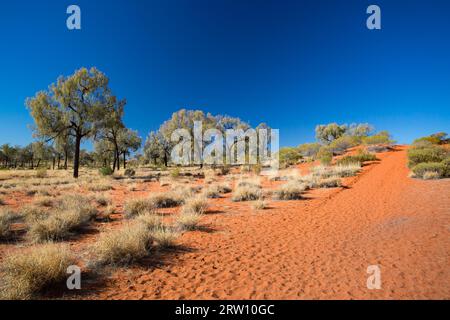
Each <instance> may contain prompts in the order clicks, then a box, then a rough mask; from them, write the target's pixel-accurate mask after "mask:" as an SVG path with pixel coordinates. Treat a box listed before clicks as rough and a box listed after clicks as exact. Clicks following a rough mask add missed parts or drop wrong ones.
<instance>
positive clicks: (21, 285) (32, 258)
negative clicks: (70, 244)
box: [1, 243, 75, 299]
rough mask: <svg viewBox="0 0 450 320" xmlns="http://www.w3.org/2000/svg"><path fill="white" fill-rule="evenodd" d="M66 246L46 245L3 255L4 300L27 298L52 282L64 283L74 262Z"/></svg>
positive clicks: (2, 292) (2, 296)
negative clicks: (68, 269)
mask: <svg viewBox="0 0 450 320" xmlns="http://www.w3.org/2000/svg"><path fill="white" fill-rule="evenodd" d="M74 264H75V261H74V259H73V258H72V257H71V254H70V253H69V250H68V248H67V247H66V246H63V245H57V244H52V243H49V244H46V245H43V246H39V247H37V248H33V249H32V250H26V251H23V252H18V253H14V254H11V255H9V256H6V257H5V259H4V260H3V263H2V265H1V270H2V274H3V276H2V279H1V282H2V286H1V298H3V299H30V298H33V296H35V295H36V294H37V293H39V292H40V291H41V290H43V289H45V288H47V287H49V286H50V285H53V284H58V283H63V282H64V280H65V279H66V277H67V273H66V272H67V268H68V267H69V266H70V265H74Z"/></svg>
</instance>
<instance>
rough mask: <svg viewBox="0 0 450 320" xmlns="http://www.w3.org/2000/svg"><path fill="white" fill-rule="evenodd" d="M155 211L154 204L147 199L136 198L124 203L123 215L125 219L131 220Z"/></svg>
mask: <svg viewBox="0 0 450 320" xmlns="http://www.w3.org/2000/svg"><path fill="white" fill-rule="evenodd" d="M154 209H155V206H154V203H153V202H152V201H150V200H149V199H144V198H136V199H131V200H128V201H127V202H125V205H124V213H125V217H126V218H133V217H135V216H140V215H142V214H144V213H149V212H152V211H153V210H154Z"/></svg>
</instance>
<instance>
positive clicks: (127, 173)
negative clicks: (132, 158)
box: [123, 168, 136, 177]
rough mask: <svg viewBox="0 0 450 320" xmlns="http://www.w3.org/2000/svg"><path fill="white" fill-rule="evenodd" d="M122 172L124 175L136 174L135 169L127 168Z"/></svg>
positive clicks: (131, 175) (132, 175)
mask: <svg viewBox="0 0 450 320" xmlns="http://www.w3.org/2000/svg"><path fill="white" fill-rule="evenodd" d="M123 174H124V175H125V176H126V177H134V176H135V175H136V171H135V170H134V169H131V168H128V169H125V172H124V173H123Z"/></svg>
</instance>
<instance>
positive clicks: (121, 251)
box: [92, 223, 153, 265]
mask: <svg viewBox="0 0 450 320" xmlns="http://www.w3.org/2000/svg"><path fill="white" fill-rule="evenodd" d="M152 241H153V239H152V236H151V234H150V232H149V231H148V229H147V227H146V226H145V225H143V224H141V223H133V224H131V223H130V224H126V225H125V226H124V227H123V228H122V229H119V230H114V231H110V232H107V233H103V234H101V235H100V237H99V239H98V241H97V242H96V243H95V244H94V246H93V248H92V251H93V254H94V256H95V257H96V263H97V264H100V265H104V264H112V265H127V264H130V263H132V262H135V261H137V260H139V259H141V258H143V257H145V256H147V255H148V254H149V249H150V246H151V243H152Z"/></svg>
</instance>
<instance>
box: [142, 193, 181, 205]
mask: <svg viewBox="0 0 450 320" xmlns="http://www.w3.org/2000/svg"><path fill="white" fill-rule="evenodd" d="M149 201H150V203H151V204H152V206H153V207H154V208H173V207H177V206H179V205H180V204H182V203H183V201H184V199H183V198H182V195H180V194H177V193H175V192H167V193H157V194H154V195H152V196H151V197H150V199H149Z"/></svg>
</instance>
